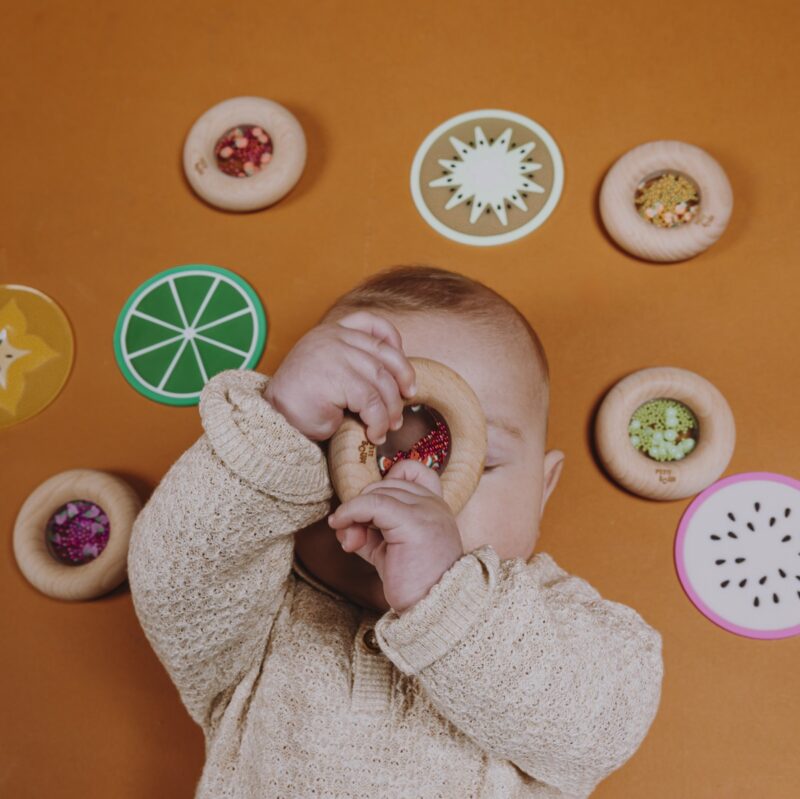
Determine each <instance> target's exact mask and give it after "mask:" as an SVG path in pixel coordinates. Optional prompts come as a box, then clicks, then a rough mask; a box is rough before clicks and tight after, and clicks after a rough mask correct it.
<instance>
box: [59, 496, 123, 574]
mask: <svg viewBox="0 0 800 799" xmlns="http://www.w3.org/2000/svg"><path fill="white" fill-rule="evenodd" d="M110 531H111V525H110V524H109V521H108V516H107V515H106V514H105V512H104V511H103V509H102V508H101V507H100V506H99V505H96V504H95V503H94V502H90V501H89V500H86V499H74V500H72V502H67V503H66V504H65V505H62V506H61V507H60V508H59V509H58V510H57V511H56V512H55V513H54V514H53V515H52V516H51V517H50V520H49V521H48V523H47V528H46V531H45V540H46V542H47V549H48V551H49V552H50V554H51V555H52V556H53V557H54V558H55V559H56V560H58V561H60V562H61V563H64V564H66V565H68V566H81V565H83V564H84V563H88V562H89V561H90V560H94V559H95V558H96V557H97V556H98V555H99V554H100V553H101V552H102V551H103V550H104V549H105V548H106V544H108V537H109V533H110Z"/></svg>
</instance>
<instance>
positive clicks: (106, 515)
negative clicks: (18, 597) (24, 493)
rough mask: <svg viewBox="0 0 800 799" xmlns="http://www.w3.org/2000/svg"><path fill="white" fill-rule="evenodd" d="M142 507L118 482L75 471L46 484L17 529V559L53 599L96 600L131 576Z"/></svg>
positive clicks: (26, 507)
mask: <svg viewBox="0 0 800 799" xmlns="http://www.w3.org/2000/svg"><path fill="white" fill-rule="evenodd" d="M141 507H142V502H141V500H140V499H139V497H138V495H137V494H136V492H135V491H134V490H133V488H131V486H130V485H129V484H128V483H126V482H125V481H124V480H122V479H120V478H119V477H115V476H113V475H111V474H108V473H107V472H101V471H95V470H93V469H71V470H69V471H66V472H61V473H60V474H56V475H54V476H53V477H51V478H49V479H48V480H45V481H44V482H43V483H42V484H41V485H40V486H39V487H38V488H36V489H35V490H34V491H33V492H32V493H31V494H30V496H29V497H28V498H27V499H26V500H25V502H24V503H23V505H22V508H20V511H19V513H18V514H17V520H16V523H15V524H14V556H15V558H16V560H17V565H18V566H19V568H20V571H21V572H22V573H23V575H24V576H25V577H26V579H27V580H28V582H29V583H30V584H31V585H32V586H34V588H37V589H38V590H39V591H41V592H42V593H43V594H45V595H46V596H49V597H52V598H53V599H64V600H81V599H93V598H95V597H98V596H101V595H102V594H107V593H108V592H109V591H112V590H113V589H115V588H116V587H117V586H118V585H120V584H121V583H122V582H123V581H124V580H125V577H126V573H127V561H128V544H129V542H130V536H131V530H132V528H133V523H134V521H135V520H136V517H137V515H138V513H139V511H140V510H141Z"/></svg>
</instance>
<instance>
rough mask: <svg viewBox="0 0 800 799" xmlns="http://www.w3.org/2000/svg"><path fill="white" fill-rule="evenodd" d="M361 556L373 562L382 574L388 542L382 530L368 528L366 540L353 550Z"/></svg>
mask: <svg viewBox="0 0 800 799" xmlns="http://www.w3.org/2000/svg"><path fill="white" fill-rule="evenodd" d="M352 551H353V552H354V553H355V554H356V555H358V556H359V557H362V558H364V560H365V561H367V562H368V563H371V564H372V565H373V566H374V567H375V568H376V569H377V570H378V573H379V574H380V573H381V572H382V571H383V558H384V557H385V556H386V542H385V539H384V537H383V536H382V535H381V532H380V530H375V529H374V528H372V527H369V528H367V535H366V540H365V541H364V543H363V544H361V545H360V546H358V547H356V548H354V549H353V550H352Z"/></svg>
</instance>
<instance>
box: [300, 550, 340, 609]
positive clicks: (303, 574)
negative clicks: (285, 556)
mask: <svg viewBox="0 0 800 799" xmlns="http://www.w3.org/2000/svg"><path fill="white" fill-rule="evenodd" d="M292 569H293V570H294V572H295V574H297V576H298V577H300V578H301V579H303V580H305V581H306V582H307V583H308V584H309V585H312V586H313V587H314V588H316V589H317V590H318V591H322V593H323V594H327V595H328V596H330V597H333V598H334V599H338V600H339V601H340V602H349V601H350V600H349V599H347V597H345V596H343V595H342V594H340V593H339V592H338V591H334V590H333V589H332V588H329V587H328V586H327V585H325V584H324V583H321V582H320V581H319V580H318V579H317V578H316V577H314V575H313V574H311V572H309V571H308V569H306V567H305V566H303V564H302V563H300V560H299V559H298V557H297V553H294V555H293V556H292Z"/></svg>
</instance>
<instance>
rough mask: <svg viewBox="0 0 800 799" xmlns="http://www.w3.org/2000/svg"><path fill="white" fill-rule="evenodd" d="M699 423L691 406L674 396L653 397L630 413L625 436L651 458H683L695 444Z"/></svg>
mask: <svg viewBox="0 0 800 799" xmlns="http://www.w3.org/2000/svg"><path fill="white" fill-rule="evenodd" d="M699 433H700V425H699V423H698V421H697V417H696V416H695V415H694V413H692V411H691V409H690V408H688V407H687V406H686V405H684V404H683V403H682V402H678V400H674V399H664V398H660V399H654V400H649V401H648V402H645V403H644V405H640V406H639V407H638V408H637V409H636V410H635V411H634V412H633V416H631V420H630V423H629V425H628V436H629V438H630V442H631V444H632V445H633V447H634V448H635V449H638V450H639V451H640V452H643V453H644V454H645V455H647V457H648V458H652V459H653V460H655V461H679V460H683V458H685V457H686V456H687V455H688V454H689V453H690V452H691V451H692V450H693V449H694V448H695V445H696V444H697V439H698V436H699Z"/></svg>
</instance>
